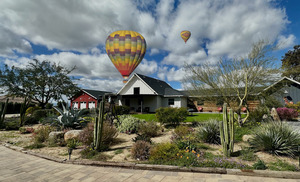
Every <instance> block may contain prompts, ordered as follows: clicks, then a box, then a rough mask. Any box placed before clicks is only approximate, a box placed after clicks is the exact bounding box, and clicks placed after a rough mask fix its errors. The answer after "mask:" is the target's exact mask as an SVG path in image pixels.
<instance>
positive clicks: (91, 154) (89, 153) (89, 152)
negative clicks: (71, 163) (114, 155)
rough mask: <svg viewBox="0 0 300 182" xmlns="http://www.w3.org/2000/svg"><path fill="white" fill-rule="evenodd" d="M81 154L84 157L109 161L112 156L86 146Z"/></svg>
mask: <svg viewBox="0 0 300 182" xmlns="http://www.w3.org/2000/svg"><path fill="white" fill-rule="evenodd" d="M80 155H81V157H82V158H83V159H93V160H96V161H107V160H108V159H110V158H111V156H109V155H106V154H104V153H101V152H98V151H96V150H94V149H93V148H91V147H86V148H84V149H83V150H81V151H80Z"/></svg>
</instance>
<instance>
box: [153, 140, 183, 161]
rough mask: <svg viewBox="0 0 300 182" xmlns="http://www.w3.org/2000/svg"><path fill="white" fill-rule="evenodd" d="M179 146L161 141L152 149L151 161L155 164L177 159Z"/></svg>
mask: <svg viewBox="0 0 300 182" xmlns="http://www.w3.org/2000/svg"><path fill="white" fill-rule="evenodd" d="M179 151H180V150H179V148H178V147H177V145H176V144H172V143H160V144H158V145H156V146H154V147H153V148H152V149H151V150H150V157H149V161H151V163H154V164H164V162H169V161H172V160H174V159H176V156H177V153H179Z"/></svg>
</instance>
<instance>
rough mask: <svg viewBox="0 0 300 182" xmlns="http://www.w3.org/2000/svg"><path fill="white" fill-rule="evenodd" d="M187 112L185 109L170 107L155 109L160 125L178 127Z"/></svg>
mask: <svg viewBox="0 0 300 182" xmlns="http://www.w3.org/2000/svg"><path fill="white" fill-rule="evenodd" d="M188 115H189V112H188V111H187V109H186V108H172V107H161V108H159V109H156V114H155V116H156V118H157V120H158V121H159V122H160V123H162V124H174V125H178V124H179V123H180V122H183V121H184V120H185V119H186V117H187V116H188Z"/></svg>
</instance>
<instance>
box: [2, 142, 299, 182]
mask: <svg viewBox="0 0 300 182" xmlns="http://www.w3.org/2000/svg"><path fill="white" fill-rule="evenodd" d="M0 181H1V182H8V181H12V182H19V181H21V182H23V181H24V182H25V181H26V182H27V181H38V182H40V181H51V182H52V181H64V182H65V181H74V182H76V181H82V182H90V181H108V182H117V181H124V182H130V181H138V182H144V181H161V182H176V181H182V182H185V181H186V182H196V181H201V182H202V181H203V182H231V181H253V182H262V181H263V182H279V181H283V182H289V181H299V182H300V180H292V179H279V178H262V177H247V176H235V175H221V174H205V173H190V172H163V171H149V170H131V169H122V168H110V167H95V166H83V165H72V164H61V163H56V162H53V161H49V160H46V159H41V158H38V157H35V156H31V155H27V154H23V153H21V152H17V151H13V150H11V149H8V148H6V147H3V146H0Z"/></svg>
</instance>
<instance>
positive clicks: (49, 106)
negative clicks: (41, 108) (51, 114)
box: [45, 103, 53, 109]
mask: <svg viewBox="0 0 300 182" xmlns="http://www.w3.org/2000/svg"><path fill="white" fill-rule="evenodd" d="M52 107H53V104H52V103H47V104H46V106H45V108H46V109H52Z"/></svg>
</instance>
